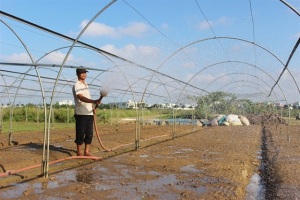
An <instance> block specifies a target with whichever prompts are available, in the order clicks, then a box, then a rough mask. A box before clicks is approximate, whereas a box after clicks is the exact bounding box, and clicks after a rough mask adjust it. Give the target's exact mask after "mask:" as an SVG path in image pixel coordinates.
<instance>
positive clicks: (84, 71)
mask: <svg viewBox="0 0 300 200" xmlns="http://www.w3.org/2000/svg"><path fill="white" fill-rule="evenodd" d="M86 72H89V71H87V70H86V69H85V68H83V67H81V68H77V69H76V74H81V73H86Z"/></svg>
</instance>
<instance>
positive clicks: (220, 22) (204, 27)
mask: <svg viewBox="0 0 300 200" xmlns="http://www.w3.org/2000/svg"><path fill="white" fill-rule="evenodd" d="M229 24H231V20H230V19H229V18H228V17H221V18H219V19H217V20H215V21H208V22H207V21H202V22H200V23H199V24H198V28H199V29H200V30H207V29H209V26H211V27H212V28H213V27H216V26H220V25H222V26H227V25H229Z"/></svg>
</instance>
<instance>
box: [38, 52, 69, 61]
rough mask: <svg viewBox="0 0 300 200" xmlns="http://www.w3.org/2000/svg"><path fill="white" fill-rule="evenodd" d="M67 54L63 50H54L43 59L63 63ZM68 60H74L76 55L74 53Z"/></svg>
mask: <svg viewBox="0 0 300 200" xmlns="http://www.w3.org/2000/svg"><path fill="white" fill-rule="evenodd" d="M65 57H66V54H65V53H62V52H52V53H51V54H49V55H48V56H47V57H45V59H43V63H57V64H61V63H62V62H63V60H64V59H65ZM68 61H74V57H73V56H72V55H69V56H68Z"/></svg>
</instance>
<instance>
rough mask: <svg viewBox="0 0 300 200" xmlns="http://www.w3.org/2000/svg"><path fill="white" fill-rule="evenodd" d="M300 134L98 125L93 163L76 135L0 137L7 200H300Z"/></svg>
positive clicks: (1, 192) (273, 129)
mask: <svg viewBox="0 0 300 200" xmlns="http://www.w3.org/2000/svg"><path fill="white" fill-rule="evenodd" d="M299 128H300V127H299V126H286V125H282V124H281V125H279V124H276V125H274V124H271V125H270V124H268V125H266V124H262V125H250V126H228V127H226V126H219V127H196V128H195V127H193V128H192V127H191V126H183V125H181V126H177V127H176V131H175V132H176V134H174V129H173V127H172V126H143V127H142V128H141V136H140V137H141V141H142V142H141V143H140V149H138V150H136V149H135V137H136V136H135V129H136V127H135V125H134V124H124V125H118V126H115V125H105V126H104V125H99V129H100V133H99V134H100V136H101V141H102V144H103V145H104V148H105V149H106V150H108V151H105V150H104V149H103V146H101V145H100V143H99V142H98V140H97V137H96V135H95V137H94V140H93V146H92V149H91V150H92V153H93V156H94V157H92V159H91V158H88V157H76V152H75V143H74V130H73V129H70V130H64V131H55V130H53V131H52V132H51V139H50V141H51V142H50V144H51V145H50V154H49V160H50V163H49V177H47V178H45V177H43V176H42V172H41V171H42V170H41V166H42V159H43V156H42V155H43V153H42V152H43V151H42V148H43V142H42V141H43V133H17V134H15V135H14V139H15V140H16V141H17V143H15V144H16V145H15V146H12V147H9V146H7V145H6V142H7V141H6V140H7V136H4V135H0V139H1V140H0V141H1V143H0V187H1V189H0V199H297V198H298V199H299V198H300V193H299V191H300V185H299V184H300V170H299V169H300V134H299V133H300V131H299Z"/></svg>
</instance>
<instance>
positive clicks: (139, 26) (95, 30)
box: [80, 20, 148, 38]
mask: <svg viewBox="0 0 300 200" xmlns="http://www.w3.org/2000/svg"><path fill="white" fill-rule="evenodd" d="M87 23H88V20H84V21H83V22H81V24H80V28H81V29H83V28H84V27H85V26H86V25H87ZM147 31H148V26H147V25H146V24H145V23H142V22H131V23H129V24H128V25H127V26H121V27H116V28H115V27H111V26H108V25H106V24H103V23H97V22H92V23H91V24H90V26H89V27H88V28H87V30H85V32H84V34H85V35H87V36H91V37H101V36H106V37H111V38H120V37H124V36H132V37H140V36H142V35H143V34H144V33H146V32H147Z"/></svg>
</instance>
